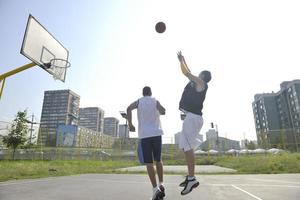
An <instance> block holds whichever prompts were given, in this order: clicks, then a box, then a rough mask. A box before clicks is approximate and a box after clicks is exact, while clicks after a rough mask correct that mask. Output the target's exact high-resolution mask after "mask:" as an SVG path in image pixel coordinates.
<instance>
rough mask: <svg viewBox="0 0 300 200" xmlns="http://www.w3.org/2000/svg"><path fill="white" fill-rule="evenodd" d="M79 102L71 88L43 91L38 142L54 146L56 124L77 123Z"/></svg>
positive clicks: (78, 97)
mask: <svg viewBox="0 0 300 200" xmlns="http://www.w3.org/2000/svg"><path fill="white" fill-rule="evenodd" d="M79 102H80V96H79V95H77V94H76V93H74V92H73V91H71V90H53V91H45V93H44V102H43V108H42V115H41V124H40V131H39V138H38V144H42V145H45V146H55V145H56V132H57V127H58V125H60V124H65V125H78V117H79Z"/></svg>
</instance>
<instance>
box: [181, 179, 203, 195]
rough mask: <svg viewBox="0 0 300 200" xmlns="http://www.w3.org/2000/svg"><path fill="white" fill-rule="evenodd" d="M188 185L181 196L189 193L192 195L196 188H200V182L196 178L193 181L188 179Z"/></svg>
mask: <svg viewBox="0 0 300 200" xmlns="http://www.w3.org/2000/svg"><path fill="white" fill-rule="evenodd" d="M186 181H187V183H186V185H185V187H184V189H183V190H182V191H181V195H186V194H188V193H190V192H191V191H192V190H193V189H194V188H196V187H198V185H199V182H198V181H197V180H196V178H193V179H192V180H188V179H187V178H186Z"/></svg>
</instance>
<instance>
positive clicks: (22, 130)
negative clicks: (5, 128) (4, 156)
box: [3, 110, 28, 160]
mask: <svg viewBox="0 0 300 200" xmlns="http://www.w3.org/2000/svg"><path fill="white" fill-rule="evenodd" d="M26 117H27V111H26V110H24V111H23V112H22V111H19V112H18V113H17V116H16V118H15V119H14V121H13V123H12V125H11V128H10V131H9V134H8V135H7V136H4V137H3V143H4V144H6V146H7V147H11V148H13V160H14V159H15V152H16V149H17V148H18V146H19V145H24V144H25V142H26V141H27V139H26V137H27V132H28V126H27V122H26Z"/></svg>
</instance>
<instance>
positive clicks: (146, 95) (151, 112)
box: [127, 86, 166, 200]
mask: <svg viewBox="0 0 300 200" xmlns="http://www.w3.org/2000/svg"><path fill="white" fill-rule="evenodd" d="M151 96H152V92H151V88H150V87H148V86H146V87H144V88H143V97H142V98H140V99H138V100H137V101H135V102H133V103H132V104H130V105H129V106H128V108H127V120H128V125H129V130H130V131H132V132H134V131H135V127H134V126H133V124H132V110H134V109H137V115H138V136H139V146H138V157H139V160H140V162H141V163H142V164H145V165H146V167H147V172H148V175H149V178H150V181H151V184H152V187H153V197H152V199H153V200H160V199H162V198H163V197H164V196H165V188H164V186H163V164H162V161H161V146H162V141H161V135H162V134H163V130H162V128H161V123H160V115H164V114H165V112H166V110H165V108H164V107H163V106H162V105H161V104H160V103H159V101H157V100H156V99H155V98H153V97H151ZM153 160H154V161H155V162H156V169H157V175H158V180H159V184H158V185H157V182H156V177H155V170H154V166H153Z"/></svg>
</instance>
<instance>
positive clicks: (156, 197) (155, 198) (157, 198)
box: [152, 190, 164, 200]
mask: <svg viewBox="0 0 300 200" xmlns="http://www.w3.org/2000/svg"><path fill="white" fill-rule="evenodd" d="M163 198H164V197H163V193H162V192H161V191H160V190H157V191H156V192H155V194H154V195H153V197H152V200H162V199H163Z"/></svg>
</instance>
